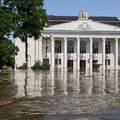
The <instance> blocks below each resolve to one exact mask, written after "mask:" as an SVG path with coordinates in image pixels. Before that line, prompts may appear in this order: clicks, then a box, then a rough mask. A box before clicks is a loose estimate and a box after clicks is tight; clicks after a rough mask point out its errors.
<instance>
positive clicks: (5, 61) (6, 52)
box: [0, 39, 19, 68]
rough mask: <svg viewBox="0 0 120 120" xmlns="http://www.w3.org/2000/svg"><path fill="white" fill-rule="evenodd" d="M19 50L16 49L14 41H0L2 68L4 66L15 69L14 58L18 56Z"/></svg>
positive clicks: (0, 63)
mask: <svg viewBox="0 0 120 120" xmlns="http://www.w3.org/2000/svg"><path fill="white" fill-rule="evenodd" d="M18 50H19V49H18V47H15V46H14V44H13V42H12V41H10V40H7V39H4V40H0V68H1V67H2V66H4V65H6V66H11V67H13V68H14V64H15V59H14V56H15V55H17V52H18Z"/></svg>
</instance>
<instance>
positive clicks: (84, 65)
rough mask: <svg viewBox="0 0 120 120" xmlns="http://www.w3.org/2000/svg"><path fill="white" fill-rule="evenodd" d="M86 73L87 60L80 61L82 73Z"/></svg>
mask: <svg viewBox="0 0 120 120" xmlns="http://www.w3.org/2000/svg"><path fill="white" fill-rule="evenodd" d="M85 71H86V60H80V72H85Z"/></svg>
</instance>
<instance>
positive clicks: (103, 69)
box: [102, 38, 105, 74]
mask: <svg viewBox="0 0 120 120" xmlns="http://www.w3.org/2000/svg"><path fill="white" fill-rule="evenodd" d="M102 71H103V74H104V72H105V38H103V39H102Z"/></svg>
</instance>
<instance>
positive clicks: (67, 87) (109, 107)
mask: <svg viewBox="0 0 120 120" xmlns="http://www.w3.org/2000/svg"><path fill="white" fill-rule="evenodd" d="M119 75H120V74H119V72H118V71H110V72H107V73H106V74H105V75H102V74H99V73H94V74H93V76H92V77H89V76H87V75H79V74H78V73H68V74H65V73H64V74H63V73H60V72H59V73H53V72H40V71H38V72H32V71H29V72H26V71H16V72H15V79H14V78H13V73H11V74H10V76H9V77H10V80H9V81H3V82H0V88H1V91H0V96H1V97H2V98H14V97H16V98H21V97H24V96H25V97H26V98H27V99H24V100H23V101H19V102H16V103H13V104H10V105H6V106H4V107H1V108H0V120H120V94H119V87H120V86H119V84H120V76H119Z"/></svg>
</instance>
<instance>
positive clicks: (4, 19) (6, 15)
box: [0, 4, 18, 67]
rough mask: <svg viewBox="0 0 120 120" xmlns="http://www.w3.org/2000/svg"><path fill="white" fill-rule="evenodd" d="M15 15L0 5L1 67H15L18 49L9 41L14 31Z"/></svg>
mask: <svg viewBox="0 0 120 120" xmlns="http://www.w3.org/2000/svg"><path fill="white" fill-rule="evenodd" d="M13 19H14V13H12V12H11V11H10V10H9V9H8V8H7V7H5V6H3V5H2V4H0V67H2V66H4V65H6V66H12V67H14V63H15V60H14V55H15V54H17V51H18V47H15V46H14V44H13V43H12V41H10V40H8V37H9V35H10V32H11V31H12V30H13V28H14V27H13V26H14V24H13Z"/></svg>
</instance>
